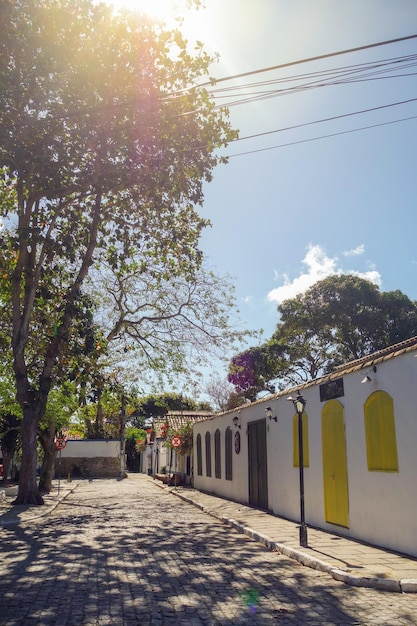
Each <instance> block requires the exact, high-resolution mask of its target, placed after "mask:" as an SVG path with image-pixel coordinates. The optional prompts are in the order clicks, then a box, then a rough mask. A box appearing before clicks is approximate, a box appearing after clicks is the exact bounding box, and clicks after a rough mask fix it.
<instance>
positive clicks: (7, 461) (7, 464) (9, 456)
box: [2, 448, 13, 484]
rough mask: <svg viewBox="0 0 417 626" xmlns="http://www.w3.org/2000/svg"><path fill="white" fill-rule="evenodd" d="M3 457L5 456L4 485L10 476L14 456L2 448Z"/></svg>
mask: <svg viewBox="0 0 417 626" xmlns="http://www.w3.org/2000/svg"><path fill="white" fill-rule="evenodd" d="M2 455H3V480H2V482H3V484H4V483H7V477H8V476H9V472H10V465H11V462H12V458H13V454H12V453H10V451H9V450H6V449H4V448H2Z"/></svg>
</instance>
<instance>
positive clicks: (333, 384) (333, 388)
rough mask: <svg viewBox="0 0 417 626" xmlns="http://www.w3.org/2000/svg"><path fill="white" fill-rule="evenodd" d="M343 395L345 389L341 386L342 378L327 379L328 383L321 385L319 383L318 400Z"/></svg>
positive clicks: (323, 400)
mask: <svg viewBox="0 0 417 626" xmlns="http://www.w3.org/2000/svg"><path fill="white" fill-rule="evenodd" d="M344 395H345V391H344V388H343V378H336V380H329V382H328V383H323V385H320V402H326V400H334V399H335V398H341V397H342V396H344Z"/></svg>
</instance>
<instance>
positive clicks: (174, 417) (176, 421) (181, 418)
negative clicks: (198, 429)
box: [153, 411, 213, 438]
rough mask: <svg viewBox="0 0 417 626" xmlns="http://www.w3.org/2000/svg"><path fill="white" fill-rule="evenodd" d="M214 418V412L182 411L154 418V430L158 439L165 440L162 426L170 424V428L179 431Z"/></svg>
mask: <svg viewBox="0 0 417 626" xmlns="http://www.w3.org/2000/svg"><path fill="white" fill-rule="evenodd" d="M211 417H213V411H181V412H175V411H173V412H171V413H167V415H164V416H163V417H154V418H153V430H154V432H155V437H156V438H164V437H165V435H164V434H163V432H162V426H163V425H164V424H168V428H169V429H170V430H173V431H177V430H179V429H180V428H182V427H183V426H186V425H187V424H195V423H196V422H202V421H204V420H206V419H210V418H211Z"/></svg>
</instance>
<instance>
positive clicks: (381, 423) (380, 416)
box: [364, 391, 398, 472]
mask: <svg viewBox="0 0 417 626" xmlns="http://www.w3.org/2000/svg"><path fill="white" fill-rule="evenodd" d="M364 414H365V434H366V454H367V457H368V470H369V471H370V472H398V456H397V438H396V434H395V419H394V403H393V400H392V398H391V396H390V395H389V394H388V393H386V392H385V391H375V392H374V393H372V394H371V395H370V396H369V398H368V399H367V401H366V402H365V406H364Z"/></svg>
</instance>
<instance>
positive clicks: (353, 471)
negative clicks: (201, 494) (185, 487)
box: [194, 351, 417, 556]
mask: <svg viewBox="0 0 417 626" xmlns="http://www.w3.org/2000/svg"><path fill="white" fill-rule="evenodd" d="M416 354H417V352H416V351H411V352H407V353H403V354H399V355H398V356H394V355H391V356H390V357H389V358H386V359H385V360H384V361H383V362H379V363H377V372H376V373H375V374H373V376H372V377H373V381H372V382H371V383H369V384H366V383H364V384H362V383H361V380H362V379H363V378H364V376H365V374H366V373H367V371H368V370H367V368H366V367H364V368H363V369H360V370H357V371H351V372H350V373H345V374H341V377H342V378H343V382H344V396H343V397H341V398H338V401H339V402H340V404H341V405H342V406H343V407H344V418H345V432H346V449H347V471H348V491H349V528H343V527H340V526H337V525H334V524H329V523H327V522H326V521H325V518H324V490H323V463H322V435H321V415H322V410H323V407H324V406H325V403H324V402H320V395H319V384H320V383H321V382H323V381H317V382H316V383H310V384H309V385H306V386H303V387H302V388H300V392H301V393H302V395H303V397H304V398H305V400H306V412H307V414H308V425H309V461H310V464H309V467H306V468H305V470H304V484H305V514H306V522H307V523H308V524H310V525H313V526H318V527H321V528H324V529H327V530H330V531H332V532H336V533H339V534H343V535H347V536H351V537H355V538H357V539H362V540H364V541H368V542H370V543H373V544H376V545H381V546H384V547H388V548H391V549H393V550H398V551H401V552H405V553H408V554H412V555H414V556H417V542H416V540H415V538H416V537H417V498H416V497H415V483H416V480H417V451H416V447H417V358H415V355H416ZM377 390H383V391H385V392H387V393H388V394H390V396H391V397H392V398H393V402H394V414H395V427H396V438H397V451H398V462H399V472H393V473H391V472H371V471H368V466H367V455H366V438H365V421H364V403H365V401H366V399H367V398H368V397H369V395H371V393H373V392H374V391H377ZM291 393H292V395H294V390H292V391H291ZM288 395H289V392H288V393H282V394H276V395H275V396H272V397H269V398H266V399H264V400H263V401H258V402H256V403H252V404H250V405H246V406H244V407H242V408H241V409H240V411H239V417H240V422H241V429H240V433H241V451H240V454H236V453H235V452H234V451H233V480H232V481H226V480H225V478H224V476H225V467H224V433H225V430H226V427H227V426H230V427H231V429H232V433H233V436H234V433H235V427H234V426H233V421H232V420H233V417H234V416H235V415H237V414H238V412H237V411H230V412H229V413H227V414H223V415H219V416H218V417H213V418H212V419H210V420H206V421H204V422H200V423H197V424H195V425H194V485H195V487H196V488H197V489H200V490H202V491H207V492H210V493H214V494H217V495H221V496H224V497H226V498H230V499H233V500H236V501H238V502H243V503H247V502H248V500H249V487H248V484H249V480H248V448H247V424H248V422H251V421H255V420H259V419H262V418H264V417H265V408H266V407H267V406H270V407H271V408H272V409H273V414H274V415H277V417H278V422H277V423H276V422H275V421H269V420H267V457H268V458H267V463H268V504H269V508H270V510H271V512H273V513H274V514H276V515H282V516H284V517H287V518H289V519H294V520H297V521H298V520H299V515H300V504H299V502H300V497H299V495H300V494H299V468H298V467H294V466H293V431H292V428H293V426H292V423H293V416H294V407H293V405H292V403H291V402H288V401H287V398H288ZM217 428H219V429H220V431H221V462H222V478H221V479H218V478H215V472H214V433H215V430H216V429H217ZM207 431H209V432H210V433H211V449H212V477H211V478H209V477H207V476H206V468H205V433H206V432H207ZM198 433H199V434H200V435H201V442H202V462H203V476H198V475H197V456H196V449H197V448H196V437H197V434H198Z"/></svg>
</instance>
